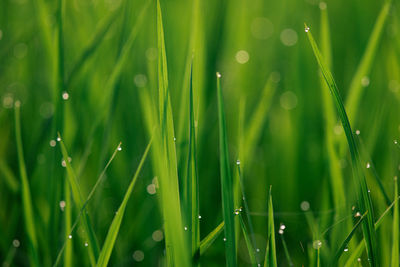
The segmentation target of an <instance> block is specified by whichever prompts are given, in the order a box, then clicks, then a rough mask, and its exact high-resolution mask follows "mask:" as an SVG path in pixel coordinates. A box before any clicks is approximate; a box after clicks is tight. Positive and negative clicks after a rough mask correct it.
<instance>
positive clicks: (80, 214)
mask: <svg viewBox="0 0 400 267" xmlns="http://www.w3.org/2000/svg"><path fill="white" fill-rule="evenodd" d="M120 149H121V143H119V144H118V146H117V148H115V150H114V153H113V154H112V156H111V157H110V159H109V160H108V162H107V164H106V166H105V167H104V169H103V171H102V172H101V174H100V175H99V177H98V179H97V181H96V183H95V185H94V186H93V188H92V190H91V191H90V193H89V195H88V196H87V198H86V201H85V202H84V203H83V206H82V208H81V209H80V211H79V213H78V215H77V217H76V219H75V221H74V224H73V225H72V227H71V228H70V231H69V232H68V233H69V235H72V234H73V233H74V230H75V228H76V227H77V225H78V223H79V221H80V219H81V216H82V214H83V213H84V212H85V209H86V206H87V205H88V203H89V201H90V200H91V199H92V197H93V195H94V193H95V191H96V189H97V188H98V186H99V185H100V184H101V183H102V182H103V181H104V179H105V178H106V176H105V174H106V171H107V169H108V167H109V166H110V164H111V162H112V161H113V160H114V158H115V156H116V155H117V152H118V151H120ZM67 203H68V202H67ZM69 206H70V205H69ZM66 207H68V206H66ZM67 242H68V239H66V240H65V241H64V244H63V246H62V247H61V249H60V251H59V252H58V255H57V258H56V261H55V262H54V264H53V267H55V266H57V265H58V263H59V261H60V258H61V255H62V253H63V252H64V250H66V247H67V246H66V244H67Z"/></svg>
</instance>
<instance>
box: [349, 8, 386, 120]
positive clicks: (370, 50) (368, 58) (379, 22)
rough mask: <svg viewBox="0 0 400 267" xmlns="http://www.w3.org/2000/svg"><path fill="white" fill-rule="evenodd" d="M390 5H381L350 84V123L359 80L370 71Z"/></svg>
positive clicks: (358, 98) (352, 117) (355, 105)
mask: <svg viewBox="0 0 400 267" xmlns="http://www.w3.org/2000/svg"><path fill="white" fill-rule="evenodd" d="M390 5H391V0H390V1H386V3H385V4H384V5H383V7H382V9H381V11H380V13H379V15H378V18H377V19H376V22H375V25H374V28H373V30H372V33H371V36H370V37H369V40H368V44H367V48H366V49H365V52H364V54H363V56H362V58H361V61H360V63H359V65H358V67H357V70H356V73H355V74H354V76H353V79H352V81H351V84H350V88H349V93H348V96H347V99H346V105H345V106H346V110H347V113H348V114H349V116H350V122H351V123H354V122H355V120H356V118H357V112H358V106H359V103H360V99H361V93H362V88H363V86H362V84H361V80H362V78H363V77H364V76H368V75H369V72H370V70H371V66H372V62H373V60H374V57H375V54H376V51H377V47H378V43H379V40H380V38H381V36H382V32H383V29H384V25H385V21H386V18H387V17H388V15H389V10H390Z"/></svg>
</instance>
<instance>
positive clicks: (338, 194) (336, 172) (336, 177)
mask: <svg viewBox="0 0 400 267" xmlns="http://www.w3.org/2000/svg"><path fill="white" fill-rule="evenodd" d="M320 38H321V53H322V56H323V58H324V59H325V63H326V65H327V66H328V68H330V67H331V65H332V49H331V38H330V30H329V19H328V11H327V9H326V8H324V9H321V29H320ZM320 83H321V87H322V92H321V95H322V101H323V114H324V122H325V146H326V150H327V152H328V158H329V161H328V164H329V174H330V181H331V188H332V196H333V202H334V206H335V208H336V209H337V216H338V217H341V215H342V214H341V211H342V209H343V208H344V206H345V203H346V196H345V194H344V192H345V191H344V186H343V175H342V172H341V166H340V159H339V156H338V153H337V151H336V149H335V144H336V139H335V137H334V135H333V128H334V126H335V125H336V122H337V117H336V113H335V107H334V104H333V100H332V98H331V96H330V93H329V88H328V86H327V84H326V83H325V80H324V78H323V76H322V74H321V75H320Z"/></svg>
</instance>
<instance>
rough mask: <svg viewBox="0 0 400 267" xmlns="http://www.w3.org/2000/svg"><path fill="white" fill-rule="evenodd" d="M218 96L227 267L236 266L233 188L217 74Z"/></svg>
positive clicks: (219, 77) (222, 103)
mask: <svg viewBox="0 0 400 267" xmlns="http://www.w3.org/2000/svg"><path fill="white" fill-rule="evenodd" d="M217 94H218V118H219V144H220V145H219V150H220V172H221V195H222V209H223V218H224V221H225V238H226V242H225V251H226V255H225V256H226V264H227V266H229V267H232V266H236V244H235V220H234V210H233V187H232V178H231V171H230V167H229V152H228V139H227V134H226V122H225V111H224V101H223V96H222V89H221V74H219V73H217Z"/></svg>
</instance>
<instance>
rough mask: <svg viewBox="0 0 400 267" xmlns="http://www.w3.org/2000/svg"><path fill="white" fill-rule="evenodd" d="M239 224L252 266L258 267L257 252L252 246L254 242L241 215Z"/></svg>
mask: <svg viewBox="0 0 400 267" xmlns="http://www.w3.org/2000/svg"><path fill="white" fill-rule="evenodd" d="M239 222H240V226H241V228H242V232H243V237H244V241H245V242H246V246H247V250H248V252H249V257H250V264H251V266H253V267H256V266H257V260H256V251H255V249H254V246H253V244H252V241H251V238H250V235H249V232H248V231H247V228H246V225H245V223H244V221H243V217H242V214H240V213H239Z"/></svg>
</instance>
